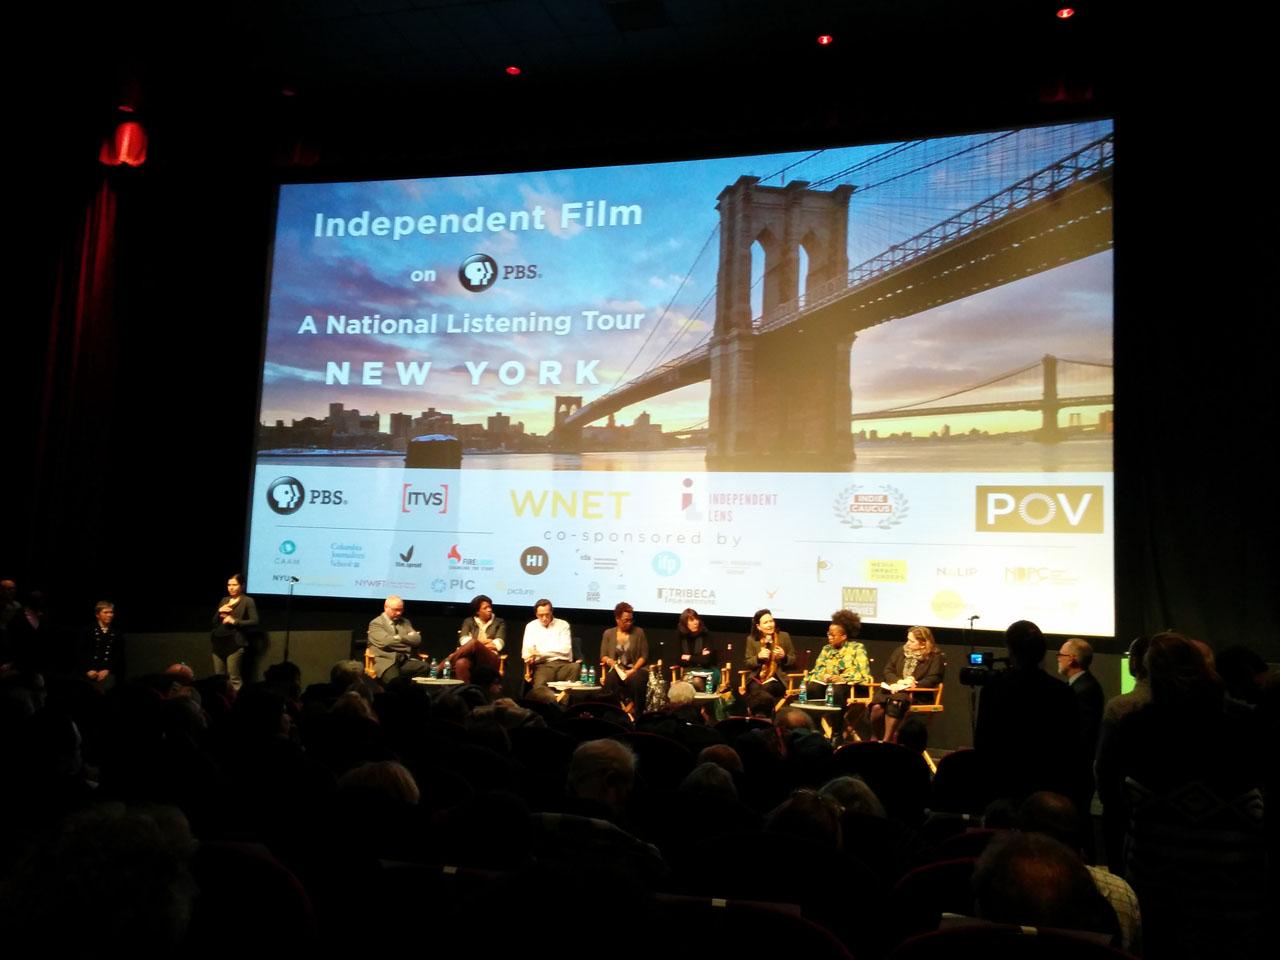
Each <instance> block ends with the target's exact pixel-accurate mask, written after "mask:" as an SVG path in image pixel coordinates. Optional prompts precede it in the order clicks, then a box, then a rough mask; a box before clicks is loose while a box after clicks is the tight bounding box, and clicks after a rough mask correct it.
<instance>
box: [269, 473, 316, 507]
mask: <svg viewBox="0 0 1280 960" xmlns="http://www.w3.org/2000/svg"><path fill="white" fill-rule="evenodd" d="M306 497H307V491H306V490H305V489H303V486H302V481H300V480H296V479H295V478H293V477H279V478H278V479H275V480H272V481H271V486H269V487H267V505H268V506H269V507H271V509H272V510H274V511H275V512H276V513H279V514H283V515H285V516H288V515H289V514H291V513H297V512H298V511H299V510H301V509H302V503H303V501H304V500H305V499H306Z"/></svg>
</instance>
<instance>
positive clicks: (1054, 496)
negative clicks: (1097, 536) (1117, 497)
mask: <svg viewBox="0 0 1280 960" xmlns="http://www.w3.org/2000/svg"><path fill="white" fill-rule="evenodd" d="M974 522H975V527H974V528H975V529H976V530H977V531H978V532H980V533H1102V524H1103V512H1102V487H1086V486H1079V487H995V486H992V487H978V488H977V505H976V517H975V521H974Z"/></svg>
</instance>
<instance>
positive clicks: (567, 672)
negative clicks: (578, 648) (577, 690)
mask: <svg viewBox="0 0 1280 960" xmlns="http://www.w3.org/2000/svg"><path fill="white" fill-rule="evenodd" d="M533 613H534V616H535V617H536V618H537V619H535V620H531V621H529V623H528V624H527V625H526V626H525V628H524V643H523V644H522V646H521V651H522V655H523V656H524V661H525V663H527V664H529V666H530V668H531V669H532V674H533V686H534V688H535V689H536V688H538V687H543V686H546V685H547V684H548V683H550V682H551V681H553V680H577V679H578V670H579V667H578V664H576V663H574V661H573V637H571V636H570V634H569V624H568V622H566V621H564V620H557V619H556V614H555V610H554V608H552V606H551V601H550V600H539V601H538V602H537V603H536V604H534V607H533Z"/></svg>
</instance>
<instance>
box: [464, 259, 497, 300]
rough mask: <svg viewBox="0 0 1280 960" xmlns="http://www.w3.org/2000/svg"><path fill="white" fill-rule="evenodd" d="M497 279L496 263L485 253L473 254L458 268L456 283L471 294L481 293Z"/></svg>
mask: <svg viewBox="0 0 1280 960" xmlns="http://www.w3.org/2000/svg"><path fill="white" fill-rule="evenodd" d="M497 278H498V262H497V261H496V260H494V259H493V257H491V256H489V255H488V254H487V253H473V254H472V255H471V256H469V257H467V259H465V260H463V261H462V266H460V267H459V268H458V282H459V283H461V284H462V285H463V286H464V287H466V288H467V289H468V290H470V291H471V292H472V293H483V292H484V291H485V290H488V289H489V288H490V287H491V286H493V281H494V280H496V279H497Z"/></svg>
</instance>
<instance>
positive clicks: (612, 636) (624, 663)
mask: <svg viewBox="0 0 1280 960" xmlns="http://www.w3.org/2000/svg"><path fill="white" fill-rule="evenodd" d="M613 622H614V623H615V624H617V626H614V627H610V628H609V629H608V630H606V631H605V632H604V636H603V637H601V638H600V665H601V667H602V668H603V677H602V679H603V683H602V686H603V687H604V689H605V693H607V694H610V695H613V696H616V697H618V698H619V699H620V700H630V701H632V702H633V703H635V704H637V706H638V709H639V710H640V711H641V712H643V710H644V700H645V692H646V690H647V688H648V685H649V672H648V670H646V669H645V664H646V663H647V662H648V659H649V641H648V640H646V639H645V636H644V630H643V629H642V628H640V627H637V626H636V625H635V608H634V607H632V606H631V604H629V603H626V602H623V603H620V604H618V605H617V606H616V607H614V608H613Z"/></svg>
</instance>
